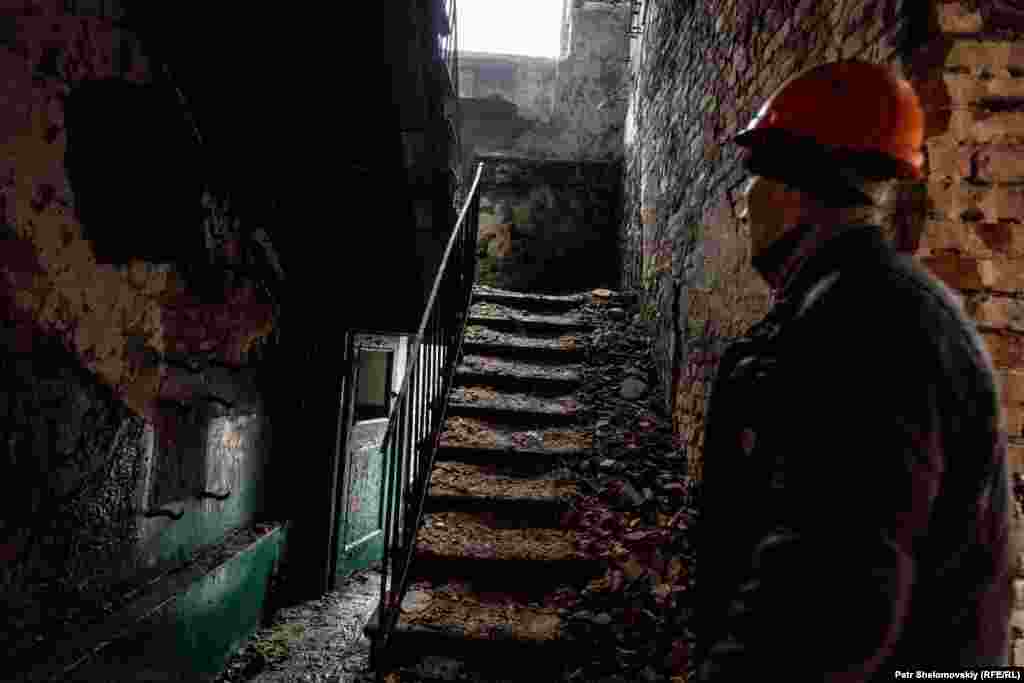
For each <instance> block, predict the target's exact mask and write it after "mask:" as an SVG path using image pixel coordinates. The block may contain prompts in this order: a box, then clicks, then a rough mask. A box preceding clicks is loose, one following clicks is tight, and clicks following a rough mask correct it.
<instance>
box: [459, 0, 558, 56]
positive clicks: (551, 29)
mask: <svg viewBox="0 0 1024 683" xmlns="http://www.w3.org/2000/svg"><path fill="white" fill-rule="evenodd" d="M457 2H458V4H457V7H458V21H459V49H460V50H463V51H467V52H490V53H494V54H510V55H528V56H531V57H557V56H558V50H559V39H560V36H561V26H562V0H457Z"/></svg>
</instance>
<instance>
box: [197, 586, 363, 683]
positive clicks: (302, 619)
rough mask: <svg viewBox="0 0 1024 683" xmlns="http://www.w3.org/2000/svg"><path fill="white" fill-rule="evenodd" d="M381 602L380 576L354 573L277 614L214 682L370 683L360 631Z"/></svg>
mask: <svg viewBox="0 0 1024 683" xmlns="http://www.w3.org/2000/svg"><path fill="white" fill-rule="evenodd" d="M379 597H380V574H379V573H378V572H376V571H373V570H365V571H362V572H356V573H354V574H352V575H351V576H349V577H348V578H347V579H345V581H344V582H343V583H342V585H341V586H340V587H339V588H338V589H337V590H335V591H332V592H330V593H328V594H326V595H324V596H323V597H322V598H319V599H317V600H309V601H307V602H303V603H301V604H298V605H292V606H289V607H285V608H283V609H280V610H278V612H277V614H275V615H274V617H273V620H272V622H271V623H269V624H267V625H266V626H265V627H264V628H261V629H260V630H259V631H257V632H256V634H255V635H254V636H253V637H252V638H250V639H249V641H247V642H246V644H245V645H244V646H243V648H242V649H241V650H240V651H239V652H238V653H236V654H235V655H234V656H233V657H232V658H231V659H230V660H229V661H228V664H227V667H226V668H225V670H224V671H223V673H222V674H221V676H220V677H219V678H218V679H217V683H242V682H243V681H245V682H247V683H300V682H301V683H314V682H315V683H321V682H322V683H369V682H370V681H373V680H374V678H373V675H372V673H371V672H369V662H370V659H369V658H370V642H369V640H368V639H367V638H366V637H365V636H364V635H363V626H365V625H366V621H367V620H368V619H369V617H370V615H371V614H372V613H373V610H374V609H375V608H376V606H377V600H378V599H379Z"/></svg>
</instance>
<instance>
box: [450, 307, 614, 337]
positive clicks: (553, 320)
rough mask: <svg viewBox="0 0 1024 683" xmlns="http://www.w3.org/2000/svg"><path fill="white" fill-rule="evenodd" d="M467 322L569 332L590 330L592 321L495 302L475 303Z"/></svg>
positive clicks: (518, 328) (528, 329)
mask: <svg viewBox="0 0 1024 683" xmlns="http://www.w3.org/2000/svg"><path fill="white" fill-rule="evenodd" d="M469 323H470V324H471V325H484V326H486V327H490V328H493V329H505V330H519V331H530V330H539V331H544V330H547V331H552V332H571V331H573V330H592V329H594V323H592V322H590V321H589V320H586V319H584V318H582V317H580V316H578V315H564V314H563V315H552V314H544V313H531V312H528V311H524V310H522V309H518V308H512V307H510V306H503V305H501V304H495V303H488V302H483V303H476V304H473V305H472V306H471V307H470V309H469Z"/></svg>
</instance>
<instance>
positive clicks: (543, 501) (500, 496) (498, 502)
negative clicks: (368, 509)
mask: <svg viewBox="0 0 1024 683" xmlns="http://www.w3.org/2000/svg"><path fill="white" fill-rule="evenodd" d="M577 491H578V489H577V487H576V484H575V483H574V482H572V481H569V480H564V479H554V478H550V477H548V478H544V477H536V476H534V477H522V476H514V475H510V474H508V473H507V472H506V471H505V469H504V468H502V467H501V466H500V465H495V464H475V463H464V462H451V461H441V462H437V463H435V465H434V470H433V472H432V473H431V477H430V490H429V492H428V494H427V503H426V505H427V508H426V509H427V511H428V512H449V511H456V512H469V513H480V512H483V513H493V515H494V517H495V519H496V520H514V522H515V524H514V526H517V527H518V526H522V525H523V524H524V523H525V524H527V525H529V526H537V527H558V526H560V524H561V519H562V515H564V514H565V513H566V512H567V511H568V509H569V502H570V500H571V497H572V496H573V494H575V493H576V492H577Z"/></svg>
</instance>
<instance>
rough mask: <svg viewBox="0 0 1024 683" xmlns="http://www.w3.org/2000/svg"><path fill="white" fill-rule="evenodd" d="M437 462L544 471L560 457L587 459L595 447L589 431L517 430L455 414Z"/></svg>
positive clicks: (512, 427)
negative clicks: (484, 464) (469, 463)
mask: <svg viewBox="0 0 1024 683" xmlns="http://www.w3.org/2000/svg"><path fill="white" fill-rule="evenodd" d="M440 446H441V447H440V448H439V449H438V451H437V459H438V460H455V461H460V462H476V463H492V464H496V465H500V466H501V467H502V469H503V470H504V471H506V472H511V471H518V470H519V468H520V467H521V468H522V470H523V471H524V472H533V471H538V470H540V471H543V470H547V469H550V468H551V467H552V466H553V465H555V464H556V463H557V461H558V459H559V458H566V459H570V460H574V459H576V458H582V457H587V456H589V455H590V449H591V448H593V436H592V434H591V432H590V429H588V428H583V429H580V428H572V427H544V428H537V429H531V430H528V429H517V428H515V427H514V426H513V425H509V424H506V423H501V422H496V421H492V420H483V419H479V418H475V417H466V416H461V415H452V416H450V417H448V419H447V420H446V421H445V427H444V430H443V431H442V432H441V443H440Z"/></svg>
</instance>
